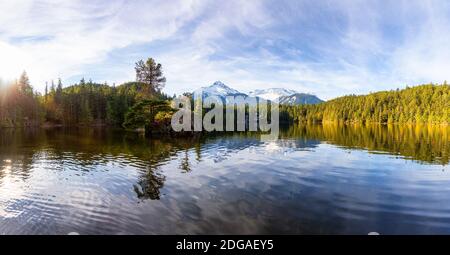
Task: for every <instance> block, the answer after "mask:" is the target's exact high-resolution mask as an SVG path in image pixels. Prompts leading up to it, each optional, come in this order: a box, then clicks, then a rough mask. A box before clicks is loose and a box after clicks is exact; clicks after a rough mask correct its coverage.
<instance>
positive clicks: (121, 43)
mask: <svg viewBox="0 0 450 255" xmlns="http://www.w3.org/2000/svg"><path fill="white" fill-rule="evenodd" d="M449 13H450V8H449V4H448V3H446V2H445V1H427V2H424V1H383V2H378V1H377V2H369V3H368V2H366V1H339V2H336V1H328V0H323V1H320V2H315V3H312V2H309V1H283V2H278V1H277V2H274V1H271V0H267V1H225V2H217V1H201V0H178V1H176V2H174V1H162V0H161V1H159V0H155V1H132V2H131V1H125V0H116V1H108V2H105V1H99V0H98V1H81V0H80V1H76V0H73V1H62V0H55V1H50V0H19V1H14V2H13V1H1V2H0V77H3V78H13V77H16V76H18V75H19V74H20V72H21V71H22V70H23V69H26V70H27V71H28V72H29V74H30V76H31V80H32V82H33V83H34V85H35V86H36V87H38V88H39V89H42V86H43V82H44V81H46V80H50V79H56V78H58V77H62V78H67V79H69V80H70V81H73V79H75V78H74V77H79V76H86V77H93V76H94V77H96V78H99V79H101V81H104V80H106V81H109V82H114V81H116V82H122V81H126V80H130V79H133V66H132V65H133V63H134V61H136V60H138V59H139V58H145V57H147V56H154V57H155V58H156V59H157V60H158V61H159V62H161V63H162V64H163V66H164V70H165V73H166V75H167V78H168V83H167V89H166V91H167V92H169V93H172V92H176V93H181V92H183V91H187V90H193V89H195V88H196V87H199V86H204V85H207V84H208V83H211V82H213V81H215V80H223V81H224V82H226V83H228V84H229V85H231V86H233V87H235V88H237V89H239V90H242V91H250V90H253V89H256V88H269V87H285V88H289V89H296V90H299V91H301V92H310V93H315V94H317V95H318V96H320V97H323V98H326V99H329V98H332V97H335V96H339V95H343V94H348V93H367V92H370V91H376V90H382V89H395V88H397V87H399V86H404V85H406V84H409V85H414V84H418V83H421V82H430V81H433V82H441V81H443V80H445V79H448V70H449V69H450V64H448V61H447V60H448V59H449V57H450V48H449V47H448V43H449V42H450V36H449V35H450V15H449ZM112 55H113V56H114V57H112Z"/></svg>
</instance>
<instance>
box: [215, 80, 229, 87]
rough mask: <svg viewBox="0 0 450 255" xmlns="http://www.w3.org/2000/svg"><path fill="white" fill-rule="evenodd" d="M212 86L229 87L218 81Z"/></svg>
mask: <svg viewBox="0 0 450 255" xmlns="http://www.w3.org/2000/svg"><path fill="white" fill-rule="evenodd" d="M211 86H218V87H228V86H227V85H225V84H224V83H223V82H221V81H216V82H214V83H213V84H212V85H211Z"/></svg>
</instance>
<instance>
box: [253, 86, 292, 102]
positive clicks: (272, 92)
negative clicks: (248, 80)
mask: <svg viewBox="0 0 450 255" xmlns="http://www.w3.org/2000/svg"><path fill="white" fill-rule="evenodd" d="M295 93H297V91H295V90H290V89H283V88H270V89H257V90H255V91H252V92H250V93H249V95H250V96H253V97H260V98H263V99H266V100H271V101H276V100H277V99H279V98H280V97H282V96H290V95H292V94H295Z"/></svg>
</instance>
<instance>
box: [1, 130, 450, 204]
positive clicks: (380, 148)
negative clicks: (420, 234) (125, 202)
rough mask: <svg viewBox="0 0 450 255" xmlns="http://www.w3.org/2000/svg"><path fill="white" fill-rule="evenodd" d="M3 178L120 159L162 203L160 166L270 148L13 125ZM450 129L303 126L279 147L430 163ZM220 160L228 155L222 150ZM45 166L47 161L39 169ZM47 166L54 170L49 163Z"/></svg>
mask: <svg viewBox="0 0 450 255" xmlns="http://www.w3.org/2000/svg"><path fill="white" fill-rule="evenodd" d="M0 134H1V135H0V182H1V179H2V178H4V177H5V176H6V175H8V174H9V175H15V176H20V178H21V179H23V180H26V179H27V178H28V177H29V175H30V173H31V172H32V171H33V169H35V168H36V167H37V166H36V165H35V162H36V161H37V160H41V162H42V159H46V160H47V161H44V162H48V164H51V167H52V169H57V170H59V171H64V170H66V169H67V168H71V169H77V170H78V171H82V172H83V171H84V172H89V171H94V170H95V167H96V166H97V165H102V164H103V165H106V164H108V163H109V162H111V161H117V160H118V159H120V163H121V164H123V165H131V166H133V167H135V168H136V169H138V171H139V177H138V179H137V181H136V183H135V184H134V185H133V190H134V192H135V193H136V196H137V197H138V198H139V199H151V200H158V199H160V197H161V194H160V190H161V188H162V187H163V186H164V183H165V178H166V177H165V176H164V174H163V173H161V172H159V168H160V166H162V165H164V164H166V163H167V162H169V161H172V160H177V162H179V163H178V168H179V170H180V171H181V172H183V173H189V172H191V171H192V166H191V164H192V162H193V161H201V160H202V158H203V157H205V156H208V157H211V153H212V151H214V152H217V150H216V149H211V147H214V148H224V149H226V150H227V153H233V152H238V151H240V150H243V149H245V148H249V147H251V146H264V142H262V141H260V139H259V134H257V133H247V134H246V133H223V134H211V135H203V136H191V137H183V138H180V137H178V138H170V137H140V136H138V135H136V134H134V133H126V132H123V131H121V130H106V129H100V128H98V129H96V128H94V129H69V130H65V129H51V130H42V129H36V130H13V129H5V130H2V131H1V132H0ZM449 134H450V127H445V126H412V125H411V126H408V125H331V124H330V125H328V124H324V125H296V126H290V127H286V128H283V129H282V132H281V133H280V140H278V142H277V144H278V145H280V146H281V147H289V148H291V149H305V148H312V147H315V146H318V145H319V144H320V143H329V144H333V145H336V146H339V147H342V148H345V149H363V150H367V151H368V152H369V153H386V154H391V155H395V156H398V157H402V158H404V159H407V160H415V161H417V162H420V163H427V164H441V165H447V164H449V155H450V144H449V143H450V141H449ZM213 157H216V158H214V162H219V161H221V160H224V159H226V157H227V155H215V156H213ZM39 167H42V164H41V165H40V166H39ZM44 167H50V165H49V166H44Z"/></svg>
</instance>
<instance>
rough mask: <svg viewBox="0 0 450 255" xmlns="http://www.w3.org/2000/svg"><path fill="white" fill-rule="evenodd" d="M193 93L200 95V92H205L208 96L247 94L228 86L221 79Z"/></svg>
mask: <svg viewBox="0 0 450 255" xmlns="http://www.w3.org/2000/svg"><path fill="white" fill-rule="evenodd" d="M192 93H193V94H194V95H199V94H200V93H203V97H208V96H219V97H226V96H237V95H242V96H247V95H246V94H244V93H241V92H239V91H237V90H235V89H232V88H230V87H228V86H227V85H225V84H224V83H223V82H221V81H216V82H214V83H213V84H212V85H211V86H208V87H201V88H200V89H197V90H195V91H194V92H192Z"/></svg>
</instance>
